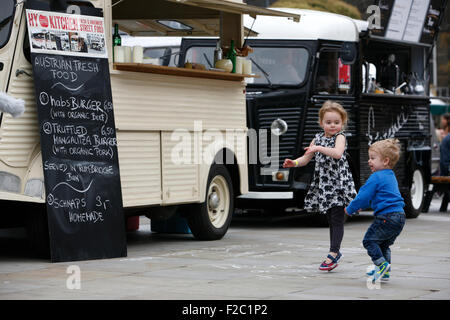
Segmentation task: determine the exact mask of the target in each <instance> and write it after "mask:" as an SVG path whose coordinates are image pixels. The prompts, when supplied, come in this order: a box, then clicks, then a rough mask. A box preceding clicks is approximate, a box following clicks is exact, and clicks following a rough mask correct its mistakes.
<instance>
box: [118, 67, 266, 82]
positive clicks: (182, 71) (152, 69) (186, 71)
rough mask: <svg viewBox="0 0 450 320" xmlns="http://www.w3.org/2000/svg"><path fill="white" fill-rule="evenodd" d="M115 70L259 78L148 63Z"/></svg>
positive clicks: (208, 76)
mask: <svg viewBox="0 0 450 320" xmlns="http://www.w3.org/2000/svg"><path fill="white" fill-rule="evenodd" d="M114 69H115V70H120V71H133V72H144V73H156V74H165V75H172V76H181V77H195V78H206V79H216V80H227V81H244V79H245V78H257V77H259V76H257V75H250V74H240V73H228V72H225V71H224V72H221V71H213V70H198V69H187V68H177V67H166V66H158V65H153V64H146V63H114Z"/></svg>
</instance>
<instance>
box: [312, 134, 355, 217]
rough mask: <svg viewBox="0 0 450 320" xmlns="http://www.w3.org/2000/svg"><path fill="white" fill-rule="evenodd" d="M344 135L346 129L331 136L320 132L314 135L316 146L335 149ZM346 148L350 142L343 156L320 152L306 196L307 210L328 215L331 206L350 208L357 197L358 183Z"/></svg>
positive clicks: (316, 158)
mask: <svg viewBox="0 0 450 320" xmlns="http://www.w3.org/2000/svg"><path fill="white" fill-rule="evenodd" d="M340 134H342V135H344V133H343V131H339V132H338V133H336V134H335V135H334V136H332V137H330V138H328V137H326V136H325V133H324V132H321V133H318V134H316V136H315V138H314V145H316V146H322V147H327V148H334V147H335V143H336V138H337V136H338V135H340ZM344 136H345V135H344ZM346 151H347V143H346V144H345V150H344V153H343V155H342V157H341V158H340V159H334V158H332V157H329V156H326V155H324V154H323V153H321V152H316V154H315V158H314V160H315V169H314V177H313V179H312V181H311V185H310V187H309V190H308V193H307V195H306V197H305V209H307V210H308V211H314V212H320V213H324V214H325V213H326V211H327V210H328V209H330V208H333V207H338V206H343V207H347V205H348V204H349V203H350V202H351V201H352V200H353V199H354V198H355V197H356V190H355V184H354V182H353V176H352V173H351V171H350V167H349V165H348V161H347V157H346Z"/></svg>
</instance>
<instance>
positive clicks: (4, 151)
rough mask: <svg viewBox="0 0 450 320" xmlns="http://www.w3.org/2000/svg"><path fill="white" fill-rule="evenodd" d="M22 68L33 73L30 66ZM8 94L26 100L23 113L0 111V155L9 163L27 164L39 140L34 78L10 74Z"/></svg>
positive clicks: (22, 165) (0, 157)
mask: <svg viewBox="0 0 450 320" xmlns="http://www.w3.org/2000/svg"><path fill="white" fill-rule="evenodd" d="M21 69H23V70H25V71H26V72H28V73H29V74H31V73H32V71H31V67H30V66H28V67H22V68H21ZM8 94H10V95H11V96H13V97H14V98H20V99H23V100H25V113H24V114H23V115H22V116H21V117H19V118H13V117H12V116H11V115H9V114H3V120H2V126H1V129H0V140H1V144H0V159H1V160H2V161H3V162H5V163H6V164H7V165H9V166H11V167H26V166H28V164H29V162H30V160H31V159H30V157H31V156H32V152H33V150H34V148H35V147H36V145H37V144H38V143H39V141H40V140H39V126H38V119H37V110H36V103H35V93H34V83H33V79H32V78H30V77H28V76H27V75H24V74H23V75H20V76H19V77H15V76H12V78H11V83H10V85H9V90H8Z"/></svg>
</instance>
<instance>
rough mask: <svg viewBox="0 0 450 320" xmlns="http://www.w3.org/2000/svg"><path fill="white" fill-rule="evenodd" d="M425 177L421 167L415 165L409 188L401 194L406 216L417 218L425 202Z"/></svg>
mask: <svg viewBox="0 0 450 320" xmlns="http://www.w3.org/2000/svg"><path fill="white" fill-rule="evenodd" d="M425 191H426V185H425V178H424V174H423V171H422V169H420V168H419V167H416V168H415V169H414V171H413V177H412V183H411V188H410V190H409V191H408V192H405V193H404V194H402V196H403V200H404V201H405V208H404V210H405V215H406V218H409V219H412V218H417V217H418V216H419V215H420V212H421V211H422V208H423V205H424V203H425Z"/></svg>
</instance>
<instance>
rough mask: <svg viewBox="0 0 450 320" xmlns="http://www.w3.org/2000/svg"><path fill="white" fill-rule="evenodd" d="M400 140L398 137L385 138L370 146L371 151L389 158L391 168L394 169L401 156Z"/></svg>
mask: <svg viewBox="0 0 450 320" xmlns="http://www.w3.org/2000/svg"><path fill="white" fill-rule="evenodd" d="M400 149H401V147H400V141H398V139H385V140H380V141H377V142H375V143H374V144H372V145H371V146H370V147H369V151H373V152H376V153H378V154H379V155H381V157H382V158H383V159H384V158H388V159H389V168H390V169H392V168H393V167H394V166H395V164H396V163H397V161H398V159H399V158H400Z"/></svg>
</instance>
